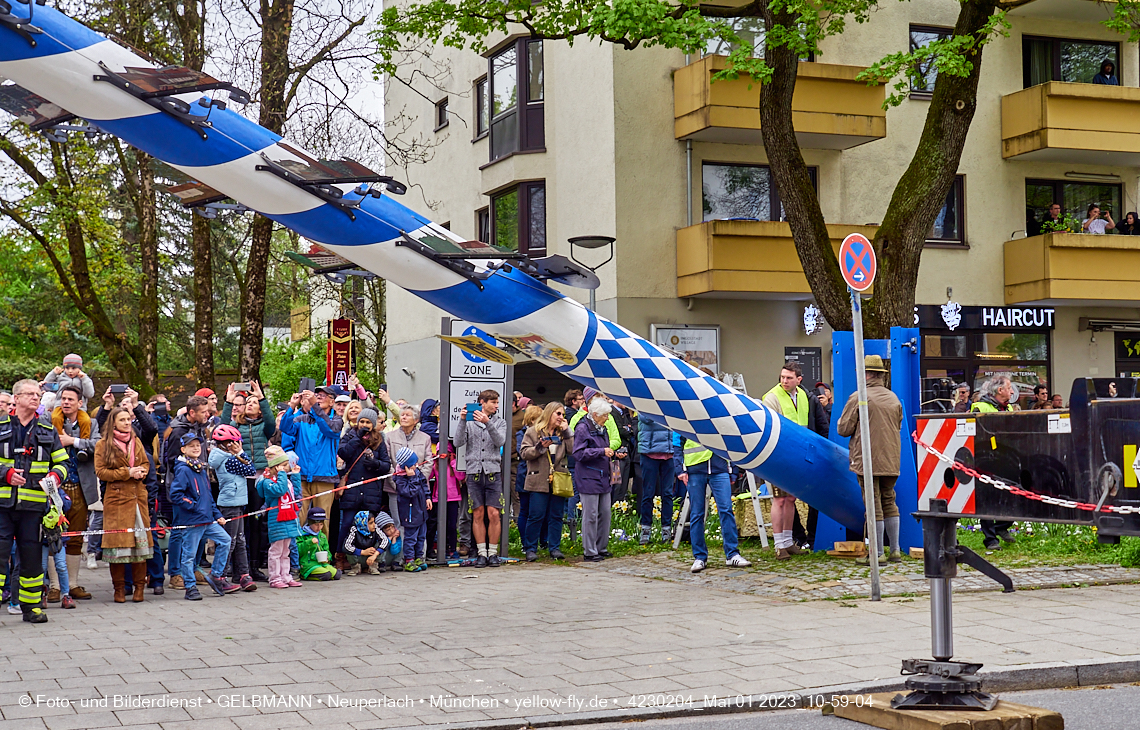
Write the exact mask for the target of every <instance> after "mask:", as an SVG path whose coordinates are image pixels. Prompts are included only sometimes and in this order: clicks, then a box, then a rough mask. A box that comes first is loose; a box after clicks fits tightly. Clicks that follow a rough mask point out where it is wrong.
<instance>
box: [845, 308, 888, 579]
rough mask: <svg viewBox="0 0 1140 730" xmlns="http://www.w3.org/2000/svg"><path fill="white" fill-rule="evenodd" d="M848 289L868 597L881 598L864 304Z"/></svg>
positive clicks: (879, 547)
mask: <svg viewBox="0 0 1140 730" xmlns="http://www.w3.org/2000/svg"><path fill="white" fill-rule="evenodd" d="M849 291H850V292H851V324H852V325H853V327H854V329H855V379H856V383H857V385H858V392H859V440H860V443H861V444H862V446H863V505H864V508H865V509H866V511H867V541H868V543H869V548H870V553H871V600H872V601H878V600H880V599H881V598H882V590H881V586H880V585H879V551H880V550H882V547H881V546H880V545H879V544H878V531H877V530H876V529H875V476H874V475H875V470H874V469H873V468H872V466H871V418H870V416H869V415H868V412H867V370H866V368H865V367H864V364H863V307H862V305H861V302H860V298H859V293H858V292H856V291H855V290H854V289H849Z"/></svg>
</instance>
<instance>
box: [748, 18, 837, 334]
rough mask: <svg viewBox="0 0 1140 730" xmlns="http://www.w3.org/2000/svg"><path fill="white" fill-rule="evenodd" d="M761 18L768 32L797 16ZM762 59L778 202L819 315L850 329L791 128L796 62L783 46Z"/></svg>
mask: <svg viewBox="0 0 1140 730" xmlns="http://www.w3.org/2000/svg"><path fill="white" fill-rule="evenodd" d="M763 14H764V22H765V24H766V25H767V27H769V28H772V27H774V26H776V25H783V26H786V27H795V23H796V18H795V17H794V16H792V15H790V14H788V13H787V12H784V11H773V10H771V9H770V8H765V9H764V11H763ZM765 58H766V59H767V61H768V64H769V65H770V66H771V67H772V69H773V71H772V78H771V80H770V81H769V82H767V83H764V84H761V86H760V132H761V134H762V135H763V138H764V148H765V149H766V150H767V151H768V164H769V165H770V167H771V170H772V175H773V177H774V178H775V180H776V189H777V190H779V191H780V202H781V203H783V205H784V209H785V211H786V212H787V219H788V225H789V226H790V227H791V229H792V240H793V241H794V242H795V244H796V252H797V253H798V254H799V257H800V262H801V263H802V264H803V268H804V274H805V275H806V276H807V280H808V282H809V284H810V286H811V290H812V293H813V294H814V295H815V301H816V305H817V306H818V307H819V310H820V312H821V313H822V314H823V316H824V318H825V319H827V322H828V324H830V325H831V326H832V328H833V329H837V330H838V329H851V305H850V303H849V301H850V300H849V299H848V296H847V285H846V284H844V283H843V276H842V275H841V274H840V272H839V261H838V260H837V259H836V257H835V251H834V250H833V249H832V248H831V237H830V236H829V235H828V233H827V226H826V224H825V223H824V220H823V212H822V211H821V210H820V208H819V197H818V196H817V195H816V192H815V186H814V185H812V182H811V176H810V175H809V173H808V167H807V165H806V164H804V158H803V155H802V154H801V153H800V145H799V142H798V141H797V140H796V130H795V127H794V126H793V124H792V94H793V93H794V92H795V90H796V75H797V72H798V70H799V58H798V57H797V55H796V53H795V51H793V50H791V49H789V48H787V47H785V46H779V47H771V46H769V47H768V48H767V51H766V54H765Z"/></svg>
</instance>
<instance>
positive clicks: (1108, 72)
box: [1092, 58, 1120, 86]
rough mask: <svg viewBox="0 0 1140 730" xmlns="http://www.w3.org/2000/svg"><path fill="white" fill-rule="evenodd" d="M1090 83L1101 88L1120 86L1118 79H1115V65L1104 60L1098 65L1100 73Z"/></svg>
mask: <svg viewBox="0 0 1140 730" xmlns="http://www.w3.org/2000/svg"><path fill="white" fill-rule="evenodd" d="M1092 82H1093V83H1094V84H1101V85H1102V86H1120V79H1118V78H1116V63H1114V62H1113V61H1110V60H1109V59H1107V58H1106V59H1104V61H1103V62H1102V63H1101V64H1100V73H1098V74H1097V75H1096V76H1093V80H1092Z"/></svg>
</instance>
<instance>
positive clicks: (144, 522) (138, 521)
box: [95, 408, 154, 603]
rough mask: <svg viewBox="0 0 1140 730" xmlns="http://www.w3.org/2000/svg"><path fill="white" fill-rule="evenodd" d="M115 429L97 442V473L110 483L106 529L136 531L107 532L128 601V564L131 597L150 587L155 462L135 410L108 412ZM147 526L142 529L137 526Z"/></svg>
mask: <svg viewBox="0 0 1140 730" xmlns="http://www.w3.org/2000/svg"><path fill="white" fill-rule="evenodd" d="M107 420H108V421H109V422H110V426H111V427H110V428H108V429H107V430H105V431H104V432H103V436H102V438H100V439H99V443H98V444H96V445H95V475H96V476H97V477H99V480H100V481H102V482H106V484H107V491H106V493H105V494H104V495H103V529H105V530H132V532H118V533H111V534H107V535H104V536H103V559H104V560H106V561H107V562H108V563H110V564H111V582H112V583H113V584H114V586H115V603H125V602H126V600H127V589H126V582H127V581H126V576H127V563H130V565H131V579H132V581H133V582H134V587H135V591H134V596H133V598H132V600H133V601H134V602H135V603H140V602H141V601H143V599H144V595H143V593H144V591H145V590H146V561H147V559H148V558H150V556H151V552H152V550H153V547H154V542H153V536H152V534H151V533H150V531H149V530H147V528H148V527H149V526H150V514H149V512H148V511H147V494H146V484H145V483H144V481H143V480H144V479H146V475H147V472H148V471H150V462H149V461H147V458H146V452H145V451H144V450H143V445H142V442H141V441H139V440H138V438H137V437H136V436H135V431H134V428H133V427H132V426H131V420H132V415H131V412H130V411H128V410H126V409H125V408H116V409H115V410H113V411H111V415H110V416H108V417H107ZM138 528H142V530H143V532H139V531H137V530H138Z"/></svg>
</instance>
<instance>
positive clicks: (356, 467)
mask: <svg viewBox="0 0 1140 730" xmlns="http://www.w3.org/2000/svg"><path fill="white" fill-rule="evenodd" d="M366 445H367V444H366V443H365V442H364V439H363V438H361V434H360V431H358V430H355V429H354V430H351V431H349V432H348V433H346V434H345V435H344V438H343V439H341V442H340V448H339V449H338V450H337V454H338V455H339V456H340V458H341V459H343V460H344V464H345V468H347V469H348V472H347V473H346V474H345V483H346V484H355V483H356V482H362V481H364V480H365V479H373V478H375V477H381V476H384V475H385V474H387V473H388V472H390V471H391V470H392V462H391V461H390V460H389V458H388V447H387V446H385V445H384V439H383V438H381V439H380V443H379V445H377V447H376V448H375V449H373V450H372V456H362V455H361V454H362V453H363V452H364V449H365V447H366ZM383 508H384V482H383V481H381V480H376V481H374V482H368V483H367V484H361V485H360V486H359V487H349V488H348V489H346V490H344V491H343V492H341V493H340V510H341V512H342V513H344V512H352V513H354V514H355V513H356V512H359V511H360V510H368V511H369V512H379V511H380V510H382V509H383Z"/></svg>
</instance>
